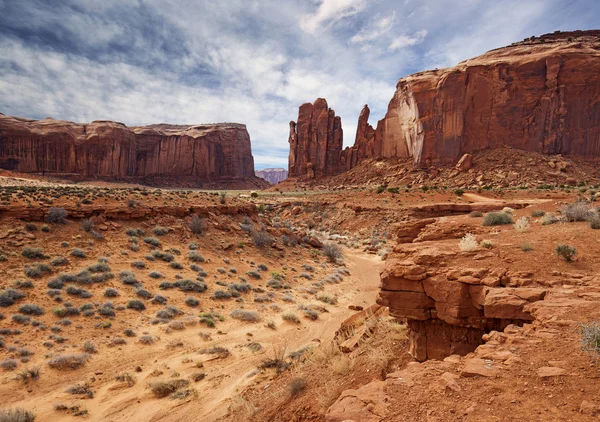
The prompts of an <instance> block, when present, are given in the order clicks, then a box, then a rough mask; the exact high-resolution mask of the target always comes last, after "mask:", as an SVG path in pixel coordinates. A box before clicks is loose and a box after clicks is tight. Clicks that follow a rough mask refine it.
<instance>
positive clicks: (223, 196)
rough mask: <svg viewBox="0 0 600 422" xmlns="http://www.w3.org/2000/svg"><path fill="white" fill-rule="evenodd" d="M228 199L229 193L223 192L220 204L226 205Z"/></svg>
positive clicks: (220, 195)
mask: <svg viewBox="0 0 600 422" xmlns="http://www.w3.org/2000/svg"><path fill="white" fill-rule="evenodd" d="M226 198H227V192H221V193H219V202H220V203H221V204H222V205H224V204H225V202H227V201H226Z"/></svg>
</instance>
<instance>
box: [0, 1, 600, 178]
mask: <svg viewBox="0 0 600 422" xmlns="http://www.w3.org/2000/svg"><path fill="white" fill-rule="evenodd" d="M455 4H456V3H455V1H454V0H431V1H428V2H422V1H417V0H404V1H402V2H399V1H397V0H372V1H367V0H321V1H310V0H228V1H226V2H214V1H211V0H144V1H143V2H141V1H139V0H104V1H102V2H80V1H77V0H62V1H60V2H52V3H50V2H47V1H43V0H20V1H10V0H0V112H2V113H5V114H9V115H17V116H23V117H29V118H44V117H54V118H57V119H64V120H72V121H77V122H87V121H91V120H98V119H109V120H116V121H120V122H123V123H125V124H127V125H143V124H151V123H158V122H165V123H211V122H223V121H230V122H232V121H235V122H240V123H245V124H246V126H247V127H248V131H249V133H250V136H251V139H252V147H253V153H254V158H255V162H256V165H257V167H258V168H260V167H276V166H283V167H285V163H286V160H287V155H288V148H289V146H288V142H287V141H288V131H289V122H290V120H295V119H296V118H297V114H298V107H299V106H300V105H301V104H302V103H305V102H307V101H311V102H312V101H314V100H315V99H316V98H318V97H324V98H326V99H327V101H328V103H329V106H330V107H332V108H333V109H335V111H336V114H337V115H339V116H341V117H342V124H343V128H344V135H345V136H344V144H345V145H351V144H352V143H353V142H354V137H355V130H356V122H357V119H358V115H359V113H360V110H361V108H362V106H363V105H364V104H365V103H368V104H369V106H370V108H371V116H372V124H374V125H375V124H376V121H377V120H378V119H381V118H382V117H383V116H384V114H385V113H386V111H387V105H388V102H389V101H390V99H391V98H392V96H393V94H394V89H395V88H394V87H395V85H396V82H397V80H398V78H400V77H403V76H406V75H408V74H410V73H413V72H416V71H420V70H423V69H427V68H433V67H442V66H449V65H454V64H456V63H457V62H458V61H460V60H464V59H467V58H469V57H472V56H475V55H477V54H481V53H483V52H485V51H486V50H489V49H491V48H495V47H499V46H502V45H506V44H508V43H510V42H513V41H517V40H520V39H523V38H525V37H528V36H531V35H533V34H541V33H544V32H551V31H553V30H555V29H557V28H559V29H562V30H568V29H586V28H591V27H593V26H594V25H595V24H596V22H595V21H594V19H593V17H594V16H597V15H598V13H600V5H599V4H597V3H595V2H593V1H592V0H580V1H579V2H575V3H573V4H569V5H565V3H564V2H562V1H561V0H531V2H525V3H524V2H522V1H519V0H505V1H504V2H502V3H501V4H500V3H499V2H482V1H481V0H464V1H463V2H461V7H460V8H458V7H455ZM584 11H585V13H583V12H584Z"/></svg>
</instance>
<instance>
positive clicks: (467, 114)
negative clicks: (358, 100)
mask: <svg viewBox="0 0 600 422" xmlns="http://www.w3.org/2000/svg"><path fill="white" fill-rule="evenodd" d="M323 101H324V100H323ZM369 113H370V111H369V108H368V107H367V106H365V107H364V108H363V110H362V112H361V114H360V117H359V121H358V128H357V134H356V139H355V144H354V146H352V147H350V148H346V149H345V150H344V151H341V150H339V151H338V150H334V151H331V154H330V157H335V156H336V155H337V156H339V160H338V161H337V162H334V163H333V164H332V165H331V167H330V168H327V169H324V170H322V171H321V172H322V173H323V174H327V173H329V174H332V173H333V174H335V173H339V172H342V171H344V170H347V169H350V168H352V167H354V166H355V165H356V164H357V163H358V162H360V161H361V160H363V159H365V158H379V157H383V158H396V157H397V158H412V159H413V160H414V162H415V164H417V165H419V166H422V167H426V166H430V165H454V164H456V163H457V162H458V160H459V159H460V158H461V157H462V155H463V154H466V153H472V152H476V151H480V150H484V149H490V148H498V147H502V146H510V147H512V148H516V149H522V150H527V151H533V152H539V153H544V154H564V155H572V156H578V157H581V158H584V159H588V160H596V159H598V158H600V31H576V32H568V33H567V32H565V33H554V34H548V35H543V36H541V37H532V38H529V39H526V40H525V41H522V42H519V43H515V44H512V45H511V46H508V47H504V48H500V49H496V50H492V51H489V52H487V53H485V54H483V55H481V56H479V57H476V58H474V59H470V60H467V61H464V62H461V63H459V64H458V65H457V66H455V67H452V68H447V69H440V70H431V71H426V72H420V73H416V74H414V75H411V76H408V77H406V78H402V79H400V80H399V81H398V84H397V86H396V92H395V93H394V96H393V98H392V100H391V101H390V103H389V105H388V111H387V113H386V115H385V117H384V118H383V119H382V120H380V121H379V122H378V124H377V128H376V129H373V127H371V126H370V125H369V124H368V119H369ZM298 152H304V150H303V149H300V150H299V151H291V153H290V163H292V155H296V154H297V153H298ZM317 174H318V173H317ZM290 175H291V176H293V175H296V174H291V173H290Z"/></svg>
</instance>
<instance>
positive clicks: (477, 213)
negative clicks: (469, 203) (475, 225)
mask: <svg viewBox="0 0 600 422" xmlns="http://www.w3.org/2000/svg"><path fill="white" fill-rule="evenodd" d="M469 217H471V218H477V217H483V213H482V212H481V211H471V213H470V214H469Z"/></svg>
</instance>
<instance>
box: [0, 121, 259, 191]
mask: <svg viewBox="0 0 600 422" xmlns="http://www.w3.org/2000/svg"><path fill="white" fill-rule="evenodd" d="M0 168H3V169H7V170H13V171H18V172H23V173H40V174H46V175H60V176H78V177H83V178H88V177H99V178H106V179H128V178H133V179H144V178H184V179H187V180H190V181H193V182H198V184H202V183H203V182H215V181H225V180H240V181H244V180H247V181H254V179H255V176H254V159H253V157H252V150H251V146H250V136H249V135H248V132H247V131H246V127H245V126H244V125H240V124H233V123H231V124H230V123H226V124H214V125H194V126H186V125H151V126H140V127H130V128H129V127H127V126H125V125H123V124H122V123H116V122H110V121H94V122H92V123H89V124H76V123H72V122H66V121H59V120H53V119H44V120H27V119H21V118H17V117H9V116H4V115H1V114H0Z"/></svg>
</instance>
